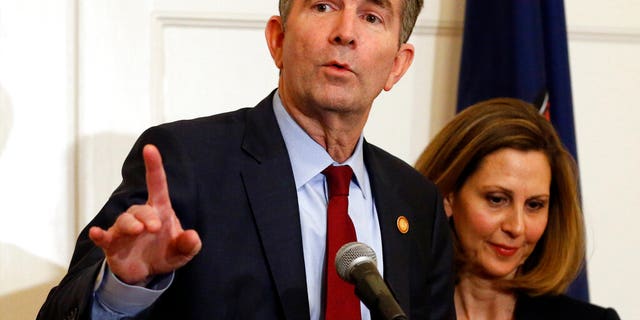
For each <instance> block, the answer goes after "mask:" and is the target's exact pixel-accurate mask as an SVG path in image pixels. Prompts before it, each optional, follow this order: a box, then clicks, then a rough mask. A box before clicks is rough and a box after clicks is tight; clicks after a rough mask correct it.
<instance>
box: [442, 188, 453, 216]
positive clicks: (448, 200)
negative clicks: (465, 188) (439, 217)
mask: <svg viewBox="0 0 640 320" xmlns="http://www.w3.org/2000/svg"><path fill="white" fill-rule="evenodd" d="M452 202H453V193H449V194H448V195H447V196H446V197H444V213H446V214H447V218H451V216H452V215H453V209H452V205H453V204H452Z"/></svg>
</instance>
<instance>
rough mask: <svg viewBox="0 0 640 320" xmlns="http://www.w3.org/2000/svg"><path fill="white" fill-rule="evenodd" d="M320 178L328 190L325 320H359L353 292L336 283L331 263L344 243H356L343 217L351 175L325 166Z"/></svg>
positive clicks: (349, 286)
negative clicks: (325, 179) (325, 183)
mask: <svg viewBox="0 0 640 320" xmlns="http://www.w3.org/2000/svg"><path fill="white" fill-rule="evenodd" d="M322 174H324V175H325V176H326V177H327V185H328V189H329V204H328V206H327V257H326V262H327V268H326V270H327V271H326V277H325V280H326V282H325V288H326V292H325V294H326V295H325V298H326V299H325V301H326V308H325V319H326V320H337V319H340V320H342V319H344V320H347V319H349V320H350V319H360V300H359V299H358V297H356V295H355V294H354V292H353V290H354V286H353V285H352V284H350V283H348V282H346V281H344V280H342V279H340V277H339V276H338V273H337V272H336V266H335V263H334V261H335V258H336V253H337V252H338V249H340V247H342V245H344V244H345V243H348V242H352V241H356V231H355V228H354V227H353V223H352V222H351V218H349V214H348V213H347V207H348V206H349V183H350V182H351V177H352V176H353V171H352V170H351V167H349V166H329V167H327V168H326V169H324V171H322Z"/></svg>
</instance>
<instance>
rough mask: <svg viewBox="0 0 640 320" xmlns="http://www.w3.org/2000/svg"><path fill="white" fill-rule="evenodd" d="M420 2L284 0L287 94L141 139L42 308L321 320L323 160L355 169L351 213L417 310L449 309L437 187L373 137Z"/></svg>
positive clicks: (281, 61) (68, 313)
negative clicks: (370, 125) (376, 113)
mask: <svg viewBox="0 0 640 320" xmlns="http://www.w3.org/2000/svg"><path fill="white" fill-rule="evenodd" d="M421 7H422V1H419V0H406V1H405V0H389V1H365V0H341V1H328V2H315V1H306V0H305V1H302V0H299V1H298V0H294V1H281V2H280V10H281V14H282V17H280V16H276V17H272V18H271V19H270V20H269V22H268V24H267V27H266V32H265V34H266V38H267V44H268V46H269V49H270V52H271V55H272V57H273V59H274V62H275V64H276V66H277V67H278V68H279V69H280V80H279V85H278V89H277V90H276V91H274V93H272V94H271V95H269V96H268V97H267V98H266V99H264V100H263V101H262V102H260V103H259V104H258V105H257V106H256V107H255V108H251V109H241V110H238V111H235V112H231V113H227V114H221V115H216V116H211V117H207V118H200V119H195V120H188V121H179V122H175V123H170V124H165V125H160V126H157V127H154V128H151V129H149V130H147V131H146V132H145V133H143V134H142V136H141V137H140V138H139V139H138V141H137V142H136V144H135V145H134V147H133V149H132V150H131V152H130V154H129V156H128V157H127V159H126V160H125V163H124V165H123V169H122V174H123V181H122V184H121V185H120V186H119V187H118V189H116V191H115V192H114V193H113V195H112V196H111V198H110V199H109V201H108V202H107V204H106V205H105V206H104V208H103V209H102V210H101V212H100V213H99V214H98V215H97V216H96V217H95V218H94V220H93V221H92V222H91V223H90V224H89V226H87V228H85V230H83V232H82V233H81V234H80V237H79V240H78V243H77V246H76V250H75V252H74V255H73V258H72V261H71V266H70V268H69V272H68V274H67V275H66V276H65V278H64V279H63V280H62V281H61V283H60V285H59V286H58V287H56V288H54V289H53V290H52V291H51V292H50V294H49V297H48V298H47V301H46V302H45V304H44V306H43V307H42V309H41V311H40V313H39V315H38V318H39V319H64V318H70V319H71V318H88V317H89V316H92V317H93V318H101V319H102V318H104V319H120V318H127V317H136V318H148V319H309V318H311V319H320V318H324V317H325V314H326V313H325V310H324V308H325V297H323V292H324V291H325V287H324V284H323V281H322V279H323V276H324V275H323V273H325V266H326V263H328V261H333V259H334V257H333V256H327V255H326V254H325V250H326V248H325V237H326V232H327V227H326V215H327V212H326V210H327V208H326V203H327V188H326V186H325V183H326V182H325V181H326V180H325V178H324V176H323V174H322V171H323V169H324V168H325V167H327V166H328V165H349V166H351V167H352V168H353V177H352V179H351V182H350V186H349V189H350V193H349V212H348V215H349V217H350V218H349V219H350V220H351V221H352V222H353V225H354V228H355V233H356V234H357V239H358V241H361V242H365V243H367V244H369V245H370V246H371V247H373V249H374V250H375V251H376V253H377V255H378V259H379V261H381V262H382V263H379V269H380V270H381V271H382V273H383V274H384V278H385V280H386V282H388V284H389V286H390V288H391V290H392V291H393V292H394V294H395V296H396V298H397V300H398V302H399V304H400V305H401V306H402V307H403V309H404V310H405V311H406V313H407V314H408V316H409V317H410V318H412V319H446V318H451V317H453V314H454V311H453V310H454V309H453V284H452V248H451V243H450V239H449V233H448V226H447V224H446V221H445V216H444V213H443V211H442V204H441V198H440V196H439V195H438V192H437V191H436V189H435V187H434V185H433V184H431V183H430V182H428V181H426V180H424V179H423V178H422V176H421V175H419V174H418V173H417V172H415V171H414V170H413V169H412V168H411V167H410V166H409V165H407V164H406V163H404V162H402V161H401V160H399V159H397V158H395V157H393V156H391V155H390V154H388V153H386V152H384V151H383V150H381V149H379V148H377V147H375V146H373V145H370V144H368V143H367V142H366V141H365V140H364V139H363V137H362V130H363V128H364V125H365V122H366V119H367V117H368V114H369V111H370V109H371V105H372V103H373V100H374V99H375V97H376V96H377V95H378V94H379V93H380V91H381V90H382V89H385V90H390V89H391V88H392V87H393V85H394V84H395V83H396V82H397V81H398V80H399V79H400V78H401V77H402V75H403V74H404V72H405V71H406V70H407V68H408V67H409V65H410V64H411V61H412V59H413V54H414V48H413V46H412V45H410V44H407V43H406V40H407V39H408V37H409V35H410V33H411V29H412V28H413V24H414V23H415V19H416V17H417V15H418V13H419V11H420V8H421ZM285 22H286V23H285ZM160 152H162V158H161V156H160ZM360 308H361V316H362V318H363V319H368V318H370V317H373V318H376V317H377V316H378V315H377V314H376V313H375V311H372V312H371V313H370V312H369V310H368V309H367V308H366V307H364V306H361V307H360Z"/></svg>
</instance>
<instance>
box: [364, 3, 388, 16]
mask: <svg viewBox="0 0 640 320" xmlns="http://www.w3.org/2000/svg"><path fill="white" fill-rule="evenodd" d="M367 2H369V3H373V4H375V5H376V6H379V7H381V8H383V9H386V10H389V13H390V14H391V16H393V15H394V11H393V6H392V5H391V1H390V0H367Z"/></svg>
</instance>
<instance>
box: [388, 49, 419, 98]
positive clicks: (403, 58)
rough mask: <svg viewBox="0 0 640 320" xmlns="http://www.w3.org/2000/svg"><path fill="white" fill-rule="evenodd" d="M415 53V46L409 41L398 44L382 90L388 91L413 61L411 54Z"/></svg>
mask: <svg viewBox="0 0 640 320" xmlns="http://www.w3.org/2000/svg"><path fill="white" fill-rule="evenodd" d="M414 54H415V48H414V47H413V45H412V44H410V43H403V44H401V45H400V48H399V49H398V52H397V53H396V57H395V59H394V60H393V67H392V68H391V72H390V73H389V77H388V78H387V82H386V83H385V85H384V90H385V91H389V90H391V88H393V86H394V85H395V84H396V83H397V82H398V81H400V79H401V78H402V76H403V75H404V73H405V72H407V70H409V67H410V66H411V63H412V62H413V55H414Z"/></svg>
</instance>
